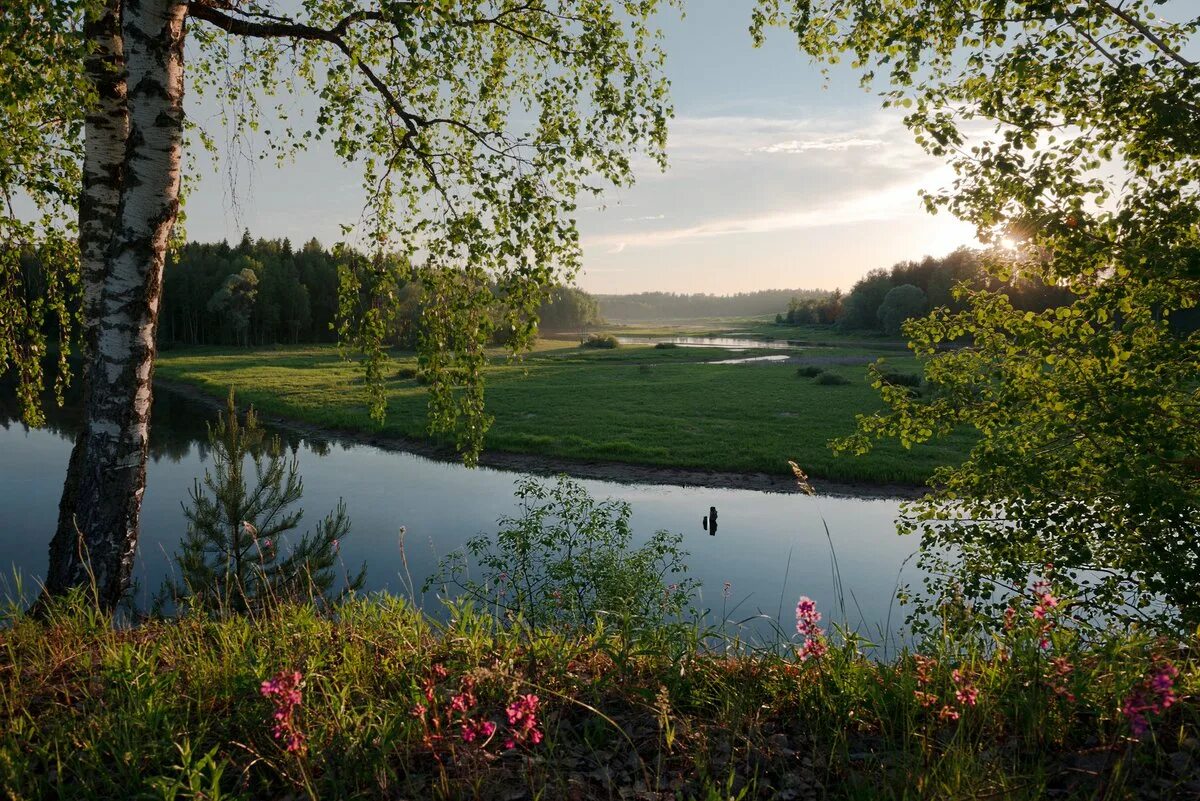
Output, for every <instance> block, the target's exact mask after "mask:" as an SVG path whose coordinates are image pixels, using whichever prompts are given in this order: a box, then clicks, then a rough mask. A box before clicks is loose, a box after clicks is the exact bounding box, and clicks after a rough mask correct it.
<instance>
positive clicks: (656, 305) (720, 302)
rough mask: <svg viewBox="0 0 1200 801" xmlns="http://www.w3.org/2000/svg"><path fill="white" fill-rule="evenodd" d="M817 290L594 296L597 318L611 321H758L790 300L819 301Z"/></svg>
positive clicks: (822, 292) (645, 293)
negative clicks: (746, 319) (743, 318)
mask: <svg viewBox="0 0 1200 801" xmlns="http://www.w3.org/2000/svg"><path fill="white" fill-rule="evenodd" d="M828 294H829V293H828V292H825V291H822V290H817V289H764V290H761V291H759V292H739V293H738V294H736V295H705V294H695V295H684V294H678V293H675V292H642V293H640V294H637V295H596V300H597V301H598V302H599V304H600V314H601V315H602V316H603V317H604V319H606V320H608V321H610V322H613V321H623V322H625V321H630V320H639V321H659V320H684V319H689V318H699V317H758V316H761V315H764V314H774V313H775V312H777V311H779V309H780V308H782V307H784V306H786V305H787V303H788V301H789V300H790V299H791V298H804V299H807V298H822V297H825V296H826V295H828Z"/></svg>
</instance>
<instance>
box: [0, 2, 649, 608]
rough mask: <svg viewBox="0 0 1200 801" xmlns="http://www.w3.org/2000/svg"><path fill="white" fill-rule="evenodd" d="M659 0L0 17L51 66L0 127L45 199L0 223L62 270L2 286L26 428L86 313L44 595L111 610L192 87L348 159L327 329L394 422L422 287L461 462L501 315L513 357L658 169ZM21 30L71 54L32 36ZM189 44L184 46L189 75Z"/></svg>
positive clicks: (238, 119) (134, 504)
mask: <svg viewBox="0 0 1200 801" xmlns="http://www.w3.org/2000/svg"><path fill="white" fill-rule="evenodd" d="M671 2H672V0H525V1H522V0H375V2H370V1H369V0H299V1H298V2H295V3H286V4H282V3H281V4H279V5H276V4H273V3H271V2H252V1H251V0H76V2H74V3H72V2H55V1H54V0H34V2H32V3H31V4H30V10H29V15H28V18H26V17H25V15H24V13H23V12H22V13H20V14H17V15H12V16H13V19H10V18H9V17H10V15H5V20H4V22H3V23H0V25H2V26H3V27H0V36H2V37H3V40H2V41H0V46H2V50H3V51H4V52H5V53H8V52H9V51H10V48H11V51H12V52H13V53H16V54H18V57H20V56H21V54H27V55H30V56H37V57H39V58H40V59H41V62H40V63H43V64H46V63H57V64H59V66H57V67H56V68H55V69H54V70H51V71H45V70H43V71H42V72H39V71H38V69H37V66H36V63H35V62H37V59H30V60H29V61H28V63H21V64H17V65H15V67H14V71H15V72H16V73H17V74H18V75H19V77H21V78H22V80H23V83H22V84H20V85H15V86H14V87H10V88H9V89H7V90H6V91H7V92H8V93H9V94H10V95H12V96H13V97H14V98H15V102H14V103H13V104H10V105H9V106H7V107H6V108H4V109H3V111H0V113H3V114H4V115H5V116H4V119H3V120H0V122H2V123H10V122H12V123H14V124H19V125H20V126H23V127H19V128H18V131H19V133H20V136H19V137H18V138H17V139H16V140H15V142H16V144H15V145H9V144H7V143H6V144H5V145H0V156H2V157H4V158H2V159H0V163H2V164H3V165H4V167H3V170H4V172H3V173H0V182H2V183H3V188H4V191H5V193H6V195H11V196H18V197H19V198H32V200H33V201H34V205H35V206H36V207H37V208H38V209H39V210H41V217H39V218H38V219H37V220H36V222H35V223H29V222H27V221H25V220H24V219H23V218H22V216H21V215H20V214H19V213H18V211H10V212H9V213H7V214H6V216H5V217H4V218H3V220H2V223H3V226H4V230H3V232H0V236H3V237H4V240H5V241H9V240H13V241H20V242H22V243H27V244H25V245H24V246H25V247H27V248H28V247H34V248H40V249H42V250H44V251H45V253H44V254H43V260H44V261H47V263H49V264H51V265H52V271H53V272H54V274H55V278H56V281H57V282H58V283H56V284H54V294H52V295H50V296H49V300H48V301H42V302H41V305H35V304H32V303H30V302H29V301H28V299H27V298H23V297H18V296H15V295H14V294H13V292H12V291H11V290H9V291H7V294H5V295H3V296H0V303H2V304H3V307H2V308H0V311H6V312H7V311H13V312H14V313H16V312H19V316H17V317H15V318H14V319H15V320H16V321H17V322H16V323H15V324H8V323H7V322H6V323H5V324H4V325H3V327H0V335H2V341H0V359H2V364H3V367H4V369H6V370H7V369H15V371H16V373H17V376H18V383H19V385H20V393H21V396H22V399H23V401H24V405H25V408H26V415H27V417H28V418H29V419H31V420H35V421H36V419H37V415H38V410H37V403H38V396H39V390H40V388H41V385H42V380H43V379H42V374H41V372H40V363H41V362H40V360H41V356H42V355H43V353H44V351H45V349H46V346H45V341H44V339H45V337H44V334H43V333H42V332H43V331H44V323H45V322H46V319H47V317H58V318H59V319H60V320H61V321H64V322H67V321H70V320H71V318H72V313H71V304H70V298H71V295H72V293H75V294H77V295H78V296H79V297H80V298H81V306H80V308H81V309H82V311H81V313H80V315H79V318H80V319H79V322H80V323H81V325H80V326H79V329H80V331H81V335H80V337H79V340H80V342H81V343H82V355H83V364H84V367H83V370H82V373H83V375H82V378H83V381H84V394H85V409H86V413H85V420H84V426H83V430H82V432H81V433H80V435H79V439H78V441H77V442H76V444H75V448H74V450H73V453H72V456H71V461H70V466H69V470H68V476H67V480H66V482H65V486H64V491H63V499H62V502H61V505H60V516H59V526H58V530H57V532H56V533H55V535H54V539H53V542H52V544H51V549H50V569H49V571H48V573H47V580H46V586H47V590H48V592H49V593H50V594H52V595H53V594H58V593H62V592H65V591H67V590H68V589H70V588H71V587H75V586H80V585H94V587H95V591H96V596H97V598H98V599H99V601H100V603H101V604H102V605H104V606H106V607H109V608H111V607H113V606H114V605H115V604H116V603H117V602H118V600H119V599H120V597H121V595H122V593H123V592H124V590H125V588H126V587H127V585H128V581H129V577H130V573H131V569H132V564H133V556H134V552H135V549H136V544H137V535H138V520H139V513H140V507H141V500H142V494H143V492H144V489H145V477H146V454H147V438H148V435H149V427H150V408H151V398H152V394H153V387H152V382H153V373H154V359H155V333H156V327H157V322H158V310H159V301H160V298H161V293H162V275H163V263H164V260H165V257H166V253H167V249H168V245H169V242H170V240H171V237H172V234H173V229H174V225H175V221H176V218H177V216H178V213H179V204H180V186H181V178H182V165H183V163H184V155H185V153H184V151H185V144H186V142H187V140H188V138H189V137H188V136H187V133H188V132H187V131H186V130H185V128H186V126H185V91H184V90H185V85H186V86H188V87H189V88H190V89H191V90H193V91H194V92H196V93H204V92H209V93H214V92H215V93H218V94H219V96H220V97H221V98H222V99H223V100H224V101H225V103H226V106H225V107H226V109H227V110H228V122H229V124H231V125H232V126H233V127H234V129H235V130H238V129H243V130H244V129H251V128H261V129H262V130H264V131H266V125H265V124H264V120H268V121H270V125H271V128H270V131H271V132H270V134H268V135H267V137H268V144H267V148H268V149H269V151H270V152H272V153H275V154H277V155H281V156H283V157H286V156H288V155H290V154H292V153H294V152H295V151H296V150H298V149H300V148H303V147H306V146H308V145H309V144H311V143H312V142H315V141H318V140H327V141H328V142H330V143H331V144H332V147H333V149H334V151H335V153H336V154H337V156H338V157H339V158H341V159H342V160H344V161H345V162H347V163H350V164H354V165H356V166H357V167H358V168H359V170H360V171H361V175H362V179H363V185H364V187H365V188H366V190H367V200H366V207H365V209H364V210H363V212H362V215H361V221H362V222H361V225H360V227H359V229H358V231H357V233H358V234H359V235H360V238H361V239H362V240H363V241H366V242H368V243H369V244H370V252H371V253H372V254H373V255H372V256H371V257H368V258H352V259H351V258H348V259H347V260H346V265H345V267H344V268H343V269H342V274H341V285H342V291H341V313H340V317H339V335H340V337H341V341H342V343H343V344H344V345H346V346H347V347H348V348H350V349H353V350H354V351H356V352H358V353H359V354H361V362H362V364H363V366H364V369H365V371H366V376H367V379H368V380H367V382H366V385H367V387H369V388H371V397H370V400H371V404H372V408H373V411H374V412H375V413H376V414H377V415H382V413H383V396H382V389H381V379H382V376H383V375H384V366H385V363H386V354H385V352H384V350H383V347H382V339H383V336H384V334H385V332H386V325H385V323H386V321H387V320H388V319H390V317H391V316H392V313H391V312H392V309H391V306H392V304H394V303H396V302H397V294H398V293H397V291H396V290H397V288H398V287H399V286H400V285H401V284H402V283H404V282H412V281H419V282H421V283H422V284H423V285H424V287H425V295H426V297H427V298H428V305H427V310H426V312H425V315H426V320H425V325H424V326H423V329H424V333H423V335H422V341H421V343H420V348H419V350H420V358H421V361H422V367H423V370H424V371H425V373H426V374H427V375H428V376H430V378H431V383H430V387H429V389H430V426H431V428H432V429H433V430H435V431H440V432H446V433H450V434H452V435H453V436H454V438H455V441H456V442H457V444H458V446H459V447H460V449H461V450H462V451H463V453H464V454H465V456H466V458H467V460H468V461H471V460H472V459H473V458H474V455H475V454H476V453H477V452H478V450H479V448H480V447H481V444H482V440H483V435H484V433H485V431H486V429H487V426H488V423H489V420H488V417H487V415H486V413H485V411H484V404H483V384H482V368H483V365H484V347H485V345H486V344H487V343H488V340H489V338H490V334H491V331H492V330H493V328H494V327H495V326H498V325H503V326H505V327H506V328H510V329H512V330H513V331H514V332H515V335H514V336H513V338H512V339H511V341H512V343H513V347H514V348H522V347H525V346H527V345H528V344H529V343H530V342H531V340H532V338H533V337H534V335H535V333H536V324H537V323H536V316H535V315H536V310H537V307H538V305H539V304H540V302H541V300H542V299H543V297H544V294H545V292H546V290H547V289H548V288H549V287H551V286H553V285H554V284H555V283H557V282H560V281H562V280H564V279H567V278H569V277H570V275H571V274H572V273H574V272H575V271H576V270H577V269H578V267H579V260H580V248H579V240H578V234H577V230H576V225H575V211H576V208H577V203H578V200H579V198H580V197H581V196H583V195H587V194H598V193H600V192H602V191H603V190H604V188H605V187H607V186H612V185H625V184H628V183H629V182H631V181H632V178H633V169H632V164H633V159H634V158H635V156H637V155H638V154H644V155H646V156H648V157H649V159H650V160H651V161H653V162H657V163H658V164H659V165H661V164H662V163H663V159H664V152H663V148H664V144H665V136H666V121H667V119H668V117H669V116H670V108H669V106H668V102H667V97H666V88H667V86H666V81H665V79H664V78H663V76H662V74H661V65H662V52H661V51H660V49H659V47H658V45H657V42H656V39H657V29H656V27H655V18H656V15H657V14H658V12H659V11H660V6H663V5H670V4H671ZM31 33H33V34H35V35H36V34H41V35H43V36H44V35H46V34H47V33H50V34H53V37H54V38H56V39H57V41H58V42H59V43H60V46H59V47H57V48H56V47H53V46H52V45H51V44H49V43H48V42H49V41H50V40H46V41H43V42H38V41H36V40H35V41H32V42H30V41H27V38H28V37H29V36H30V35H31ZM185 46H187V52H189V53H192V54H195V55H194V56H193V61H192V63H191V64H190V65H189V69H190V71H191V72H190V76H189V78H188V80H186V81H185V74H184V52H185ZM281 93H282V94H303V95H306V96H309V97H311V98H312V99H313V101H314V103H315V105H316V108H317V110H316V113H315V116H314V117H312V118H304V119H301V118H296V117H293V116H291V115H289V113H288V112H287V110H286V109H287V107H288V106H287V104H285V103H283V102H279V103H277V104H275V105H274V106H273V107H272V106H271V105H269V103H270V102H271V101H270V98H271V97H273V96H275V95H277V94H281ZM80 101H82V103H80ZM81 106H82V107H81ZM54 114H59V115H62V116H63V119H62V120H61V121H58V122H57V123H55V121H54V119H53V115H54ZM52 123H54V124H52ZM81 133H82V136H81ZM194 133H195V136H194V137H193V138H196V139H197V140H199V141H200V142H201V143H207V144H209V145H210V146H211V144H212V141H213V140H212V138H210V137H207V136H206V135H205V133H204V132H203V131H194ZM21 148H25V150H26V151H28V152H27V153H25V154H24V155H22V152H23V151H22V150H21ZM12 154H16V158H12V159H11V160H10V158H9V157H11V156H12ZM74 198H78V203H77V212H78V222H77V224H76V225H74V226H72V225H71V222H70V221H69V220H68V219H67V214H68V210H69V209H70V208H71V207H72V206H74V205H75V204H74V202H73V201H74ZM10 205H11V204H10ZM18 205H19V204H18ZM14 208H15V207H14ZM72 233H75V234H77V237H78V239H77V245H75V244H73V243H72V241H71V234H72ZM46 256H52V257H53V258H51V259H49V260H46V259H45V257H46ZM2 258H5V259H9V258H11V257H9V256H5V257H2ZM3 263H4V264H5V265H6V266H5V267H4V269H5V270H6V273H5V276H6V277H7V276H8V275H10V274H12V275H15V271H14V268H13V267H12V266H11V264H12V262H10V261H5V262H3ZM6 319H7V317H6ZM63 344H66V343H65V342H64V343H63Z"/></svg>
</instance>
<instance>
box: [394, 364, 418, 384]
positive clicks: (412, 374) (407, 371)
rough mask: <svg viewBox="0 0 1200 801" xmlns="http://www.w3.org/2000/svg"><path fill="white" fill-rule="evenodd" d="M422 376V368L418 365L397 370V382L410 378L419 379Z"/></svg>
mask: <svg viewBox="0 0 1200 801" xmlns="http://www.w3.org/2000/svg"><path fill="white" fill-rule="evenodd" d="M420 376H421V368H419V367H417V366H416V365H405V366H404V367H400V368H399V369H397V370H396V376H395V378H396V380H397V381H405V380H407V379H410V378H419V377H420Z"/></svg>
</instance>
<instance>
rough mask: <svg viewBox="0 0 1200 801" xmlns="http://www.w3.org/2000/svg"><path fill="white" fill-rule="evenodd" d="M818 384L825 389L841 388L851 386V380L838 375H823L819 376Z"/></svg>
mask: <svg viewBox="0 0 1200 801" xmlns="http://www.w3.org/2000/svg"><path fill="white" fill-rule="evenodd" d="M817 383H818V384H820V385H821V386H823V387H840V386H843V385H845V384H849V383H850V379H849V378H846V377H844V376H840V375H838V374H837V373H821V374H820V375H819V376H817Z"/></svg>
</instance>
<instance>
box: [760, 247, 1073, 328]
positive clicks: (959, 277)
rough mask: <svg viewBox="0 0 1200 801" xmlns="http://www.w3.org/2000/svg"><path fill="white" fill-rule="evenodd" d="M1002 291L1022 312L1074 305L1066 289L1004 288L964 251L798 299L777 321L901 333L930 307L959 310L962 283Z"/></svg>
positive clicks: (1017, 282)
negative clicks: (847, 288)
mask: <svg viewBox="0 0 1200 801" xmlns="http://www.w3.org/2000/svg"><path fill="white" fill-rule="evenodd" d="M964 282H965V283H967V284H968V285H971V286H975V287H979V288H987V289H992V290H996V291H1002V292H1004V293H1005V294H1006V295H1008V297H1009V298H1010V299H1011V301H1012V303H1013V305H1014V306H1015V307H1016V308H1018V309H1024V310H1026V311H1041V310H1043V309H1048V308H1051V307H1054V306H1061V305H1064V304H1067V303H1070V302H1071V298H1072V295H1071V293H1070V292H1069V291H1068V290H1067V289H1065V288H1063V287H1055V286H1047V285H1045V284H1042V283H1040V282H1034V281H1026V280H1022V279H1020V278H1014V279H1013V280H1012V281H1010V282H1008V283H1007V284H1000V283H999V282H998V281H997V280H996V279H995V278H994V277H992V276H990V275H988V274H987V273H985V272H984V271H983V269H982V267H981V264H980V261H979V253H978V252H977V251H974V250H971V249H970V248H959V249H958V250H956V251H954V252H953V253H951V254H950V255H948V256H945V257H943V258H940V259H939V258H934V257H932V256H926V257H925V258H924V259H922V260H921V261H902V262H899V263H897V264H895V265H893V266H892V267H891V269H883V268H879V269H875V270H871V271H870V272H869V273H867V274H866V275H865V276H863V277H862V278H861V279H859V281H858V282H857V283H855V284H854V286H853V287H851V289H850V292H849V294H847V295H844V296H843V295H842V294H841V292H834V293H833V294H832V295H829V296H827V297H823V298H802V297H794V298H792V299H791V300H790V301H789V303H788V306H787V311H786V312H779V313H778V314H777V315H776V317H775V322H777V323H780V324H784V325H831V326H836V327H837V328H838V329H840V330H844V331H876V332H881V333H885V334H891V335H898V334H899V333H900V326H901V325H902V324H903V323H904V321H905V320H907V319H909V318H911V317H917V316H920V315H923V314H925V313H926V312H928V311H929V310H930V309H935V308H938V307H942V306H945V307H948V308H950V309H959V308H961V304H960V302H959V301H957V300H955V298H954V296H953V292H952V290H953V289H954V287H955V286H957V285H958V284H960V283H964Z"/></svg>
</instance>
